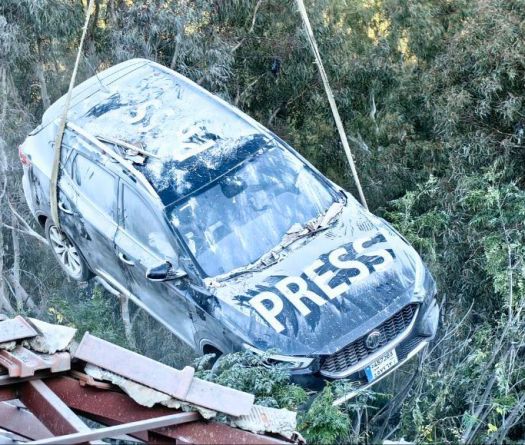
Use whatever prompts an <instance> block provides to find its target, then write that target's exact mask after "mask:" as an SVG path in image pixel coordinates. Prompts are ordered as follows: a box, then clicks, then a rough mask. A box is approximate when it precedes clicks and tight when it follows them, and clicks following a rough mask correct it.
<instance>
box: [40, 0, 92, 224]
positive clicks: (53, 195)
mask: <svg viewBox="0 0 525 445" xmlns="http://www.w3.org/2000/svg"><path fill="white" fill-rule="evenodd" d="M94 4H95V1H94V0H89V5H88V7H87V10H86V20H85V22H84V27H83V28H82V37H81V38H80V44H79V46H78V52H77V59H76V61H75V66H74V68H73V73H72V74H71V79H70V81H69V89H68V91H67V96H66V100H65V102H64V111H63V112H62V116H61V118H60V122H59V124H58V131H57V134H56V136H55V157H54V158H53V166H52V168H51V181H50V189H49V203H50V206H51V218H52V219H53V222H54V223H55V225H57V226H58V227H60V218H59V216H58V181H59V176H60V158H61V155H62V138H63V137H64V130H65V128H66V123H67V112H68V110H69V104H70V102H71V94H72V93H73V87H74V86H75V79H76V77H77V71H78V65H79V63H80V56H81V55H82V48H83V46H84V40H85V39H86V34H87V29H88V25H89V19H90V17H91V13H92V12H93V6H94Z"/></svg>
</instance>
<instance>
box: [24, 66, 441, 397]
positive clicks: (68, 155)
mask: <svg viewBox="0 0 525 445" xmlns="http://www.w3.org/2000/svg"><path fill="white" fill-rule="evenodd" d="M64 103H65V99H64V98H62V99H60V100H58V101H57V102H56V103H55V104H53V105H52V106H51V107H50V108H49V109H48V110H47V111H46V112H45V114H44V116H43V119H42V123H41V124H40V125H39V126H38V127H37V128H36V129H35V130H34V131H33V132H32V133H31V134H30V135H29V136H28V137H27V139H26V140H25V142H24V143H23V144H22V145H21V147H20V150H19V152H20V159H21V162H22V164H23V168H24V177H23V186H24V191H25V196H26V199H27V202H28V204H29V207H30V209H31V211H32V213H33V214H34V216H35V218H36V220H37V221H38V223H39V224H40V225H41V226H42V228H43V229H44V230H45V233H46V236H47V239H48V241H49V245H50V247H51V249H52V252H53V254H54V256H55V257H56V259H57V260H58V262H59V264H60V265H61V267H62V268H63V269H64V271H65V273H66V274H67V275H68V276H69V277H71V278H73V279H75V280H79V281H85V280H88V279H90V278H93V277H96V279H97V280H99V281H100V282H101V283H102V284H103V285H104V286H105V287H106V288H107V289H108V290H110V291H111V292H113V293H115V294H119V295H125V296H127V297H129V298H130V299H131V300H132V301H134V302H135V303H136V304H137V305H138V306H139V307H141V308H143V309H144V310H146V311H148V312H149V313H150V314H151V315H152V316H153V317H155V318H156V319H157V320H158V321H160V322H161V323H162V324H164V325H165V326H166V327H167V328H168V329H170V330H171V331H172V332H173V333H174V334H176V335H177V336H178V337H179V338H180V339H181V340H182V341H184V342H185V343H187V344H188V345H190V346H191V347H192V348H193V349H194V350H196V351H197V352H198V353H216V354H223V353H229V352H233V351H239V350H246V349H247V350H250V351H253V352H255V353H257V354H263V353H265V352H266V351H271V360H272V362H276V363H280V364H281V365H282V366H285V367H286V368H287V369H288V370H289V371H290V373H291V374H292V376H293V378H294V379H295V380H296V381H298V382H299V383H303V384H305V385H311V386H315V385H317V384H319V383H320V382H323V381H324V380H326V379H342V378H345V379H348V380H350V381H351V382H354V383H355V385H354V387H355V389H356V391H357V390H359V389H361V388H365V387H368V386H370V385H372V384H374V383H375V382H377V381H379V380H381V379H382V378H383V377H384V376H386V375H388V374H389V373H390V372H391V371H393V370H394V369H396V368H397V367H399V366H401V365H402V364H403V363H405V362H406V361H408V360H409V359H410V358H411V357H413V356H415V355H416V354H418V353H419V352H420V351H422V350H423V349H424V348H425V347H426V346H427V345H428V344H429V342H430V341H431V340H432V338H433V337H434V335H435V333H436V329H437V324H438V318H439V309H438V305H437V303H436V299H435V294H436V287H435V283H434V280H433V278H432V276H431V275H430V273H429V271H428V269H427V268H426V267H425V265H424V264H423V262H422V260H421V258H420V257H419V255H418V254H417V252H416V251H415V250H414V249H413V248H412V247H411V246H410V244H408V242H407V241H406V240H405V239H404V238H403V237H402V236H401V235H400V234H399V233H398V232H396V230H395V229H393V228H392V227H391V226H390V225H389V224H388V223H387V222H386V221H384V220H383V219H381V218H378V217H376V216H374V215H373V214H371V213H369V212H368V211H367V210H365V209H364V208H363V207H362V206H361V205H360V204H359V203H358V202H357V201H356V199H355V198H354V197H353V196H352V195H351V194H349V193H348V192H346V191H345V190H343V189H342V188H341V187H339V186H337V185H336V184H334V183H333V182H331V181H330V180H329V179H327V178H326V177H325V176H323V175H322V174H321V173H320V172H319V171H318V170H317V169H316V168H314V167H313V166H312V165H311V164H310V163H309V162H308V161H306V160H305V159H304V158H303V157H302V156H301V155H300V154H298V153H297V152H296V151H295V150H294V149H293V148H291V147H290V146H289V145H288V144H287V143H286V142H284V141H283V140H281V139H280V138H279V137H278V136H276V135H275V134H273V133H272V132H270V131H269V130H268V129H266V128H264V127H263V126H262V125H260V124H259V123H258V122H256V121H255V120H253V119H252V118H250V117H249V116H247V115H246V114H244V113H242V112H241V111H240V110H238V109H236V108H235V107H233V106H231V105H229V104H228V103H226V102H225V101H223V100H222V99H220V98H219V97H216V96H214V95H212V94H211V93H209V92H208V91H206V90H205V89H203V88H201V87H200V86H198V85H197V84H195V83H193V82H192V81H190V80H189V79H187V78H185V77H183V76H181V75H180V74H178V73H176V72H174V71H171V70H169V69H167V68H165V67H163V66H161V65H158V64H156V63H154V62H151V61H148V60H143V59H133V60H129V61H127V62H124V63H121V64H118V65H116V66H113V67H111V68H109V69H107V70H105V71H103V72H101V73H99V74H98V75H97V76H95V77H92V78H90V79H88V80H87V81H85V82H84V83H82V84H80V85H78V86H77V87H76V88H75V89H74V90H73V96H72V101H71V106H70V109H69V111H68V119H67V125H66V130H65V133H64V137H63V145H62V159H61V170H60V176H59V183H58V187H59V217H60V218H59V221H60V225H59V226H57V225H56V224H55V223H54V222H53V220H52V219H51V217H50V215H51V210H50V202H49V195H50V177H51V168H52V163H53V143H54V139H55V135H56V132H57V131H58V127H59V125H58V124H59V121H60V116H61V114H62V112H63V107H64ZM350 396H351V395H350Z"/></svg>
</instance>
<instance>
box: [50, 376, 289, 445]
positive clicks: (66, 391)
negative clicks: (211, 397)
mask: <svg viewBox="0 0 525 445" xmlns="http://www.w3.org/2000/svg"><path fill="white" fill-rule="evenodd" d="M46 383H47V385H48V386H49V388H50V389H51V390H53V392H54V393H55V394H57V396H58V397H60V398H61V399H62V400H63V401H64V403H66V405H68V406H69V407H70V408H71V409H73V410H75V411H77V412H79V413H81V414H82V415H83V416H85V417H88V418H91V419H93V420H96V421H98V422H100V423H103V424H105V425H116V424H121V423H126V422H133V421H136V420H140V419H151V418H153V417H159V416H166V415H168V414H170V413H174V412H176V411H175V410H173V409H170V408H166V407H164V406H154V407H152V408H146V407H145V406H142V405H139V404H138V403H136V402H135V401H134V400H133V399H131V398H130V397H129V396H127V395H126V394H123V393H120V392H114V391H108V390H101V389H98V388H94V387H90V386H81V385H80V383H79V382H78V381H77V380H75V379H72V378H70V377H65V376H64V377H53V378H50V379H48V380H46ZM131 435H132V436H133V437H136V438H138V439H140V440H143V441H146V442H147V441H154V440H155V439H154V438H155V437H157V438H158V437H159V436H160V439H159V440H157V442H161V443H162V442H163V443H166V441H167V440H169V439H171V440H175V441H176V443H179V442H181V443H192V444H224V443H236V444H268V445H270V444H283V443H287V442H285V441H283V440H278V439H274V438H272V437H269V436H261V435H256V434H253V433H250V432H248V431H242V430H239V429H237V428H233V427H230V426H228V425H224V424H219V423H212V422H205V421H198V422H192V423H187V424H183V425H177V426H171V427H166V428H161V429H158V430H155V431H149V433H133V434H131Z"/></svg>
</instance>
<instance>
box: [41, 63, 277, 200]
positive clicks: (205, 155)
mask: <svg viewBox="0 0 525 445" xmlns="http://www.w3.org/2000/svg"><path fill="white" fill-rule="evenodd" d="M63 105H64V98H61V99H59V100H58V101H57V102H56V103H55V104H53V105H52V106H51V107H50V108H49V109H48V110H47V111H46V113H45V114H44V117H43V121H42V125H43V126H45V125H47V124H49V123H51V122H53V121H54V120H56V119H57V118H58V117H59V116H60V113H61V110H62V107H63ZM68 120H69V121H71V122H74V123H75V124H77V125H79V126H81V127H82V128H83V129H84V130H86V131H88V132H89V133H91V134H92V135H94V136H101V137H104V138H113V139H118V140H121V141H125V142H126V143H129V144H132V145H135V146H137V147H140V148H142V149H143V150H146V151H147V152H149V153H151V154H153V155H155V156H151V157H149V158H148V159H147V160H146V162H145V164H144V165H143V166H141V167H140V168H139V170H141V172H142V173H143V174H144V175H145V176H146V178H147V179H148V181H149V182H150V183H151V184H152V185H153V187H154V188H155V190H156V191H157V193H159V195H160V197H161V200H162V201H163V202H164V204H165V205H168V204H170V203H172V202H174V201H175V200H177V199H178V198H180V197H181V196H183V195H186V194H188V192H191V191H192V190H193V189H196V188H198V187H197V185H199V184H200V185H203V181H204V180H206V179H207V180H208V182H209V180H213V179H214V178H215V177H216V176H217V175H218V172H219V171H223V170H224V168H223V165H224V164H225V163H226V164H229V165H230V166H231V164H232V162H234V160H235V159H236V160H237V161H238V162H240V161H241V160H242V159H241V158H242V157H243V156H244V157H246V156H249V155H250V154H251V153H253V152H254V150H256V149H257V148H258V147H259V146H260V145H261V144H262V143H263V142H262V140H261V138H262V137H263V135H264V136H266V135H268V130H266V129H265V128H264V127H262V126H261V125H260V124H259V123H257V122H256V121H255V120H253V119H251V118H250V117H249V116H247V115H245V114H244V113H242V112H240V111H239V110H237V109H236V108H234V107H232V106H230V105H229V104H228V103H226V102H224V101H223V100H221V99H220V98H218V97H217V96H214V95H212V94H211V93H209V92H208V91H206V90H205V89H203V88H201V87H200V86H199V85H197V84H195V83H194V82H192V81H191V80H189V79H187V78H185V77H184V76H182V75H180V74H178V73H175V72H174V71H171V70H169V69H167V68H165V67H163V66H161V65H159V64H157V63H154V62H151V61H148V60H144V59H132V60H129V61H127V62H123V63H121V64H118V65H115V66H113V67H111V68H109V69H107V70H105V71H102V72H101V73H99V74H97V75H96V76H93V77H92V78H90V79H88V80H87V81H85V82H83V83H82V84H80V85H78V86H77V87H76V88H75V89H74V91H73V99H72V105H71V108H70V110H69V112H68ZM241 146H242V147H244V149H243V150H238V148H239V147H241ZM241 152H244V154H243V156H240V155H241ZM227 158H229V159H230V161H229V162H228V160H227ZM188 175H190V176H195V177H194V178H192V179H196V183H193V181H191V180H190V178H189V176H188ZM192 184H193V186H192ZM196 184H197V185H196Z"/></svg>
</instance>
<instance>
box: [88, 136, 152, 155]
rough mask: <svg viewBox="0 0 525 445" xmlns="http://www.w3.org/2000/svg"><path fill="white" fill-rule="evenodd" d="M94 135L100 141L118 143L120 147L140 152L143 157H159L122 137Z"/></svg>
mask: <svg viewBox="0 0 525 445" xmlns="http://www.w3.org/2000/svg"><path fill="white" fill-rule="evenodd" d="M95 137H96V138H97V139H98V140H99V141H101V142H107V143H108V144H113V145H118V146H119V147H122V148H124V149H126V150H129V151H131V152H136V153H138V154H141V155H143V156H144V157H147V158H155V159H161V157H160V156H157V155H156V154H154V153H151V152H150V151H147V150H144V149H143V148H142V147H138V146H136V145H134V144H130V143H129V142H126V141H123V140H122V139H117V138H112V137H109V136H103V135H98V134H97V135H96V136H95Z"/></svg>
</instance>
